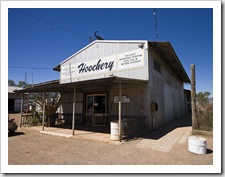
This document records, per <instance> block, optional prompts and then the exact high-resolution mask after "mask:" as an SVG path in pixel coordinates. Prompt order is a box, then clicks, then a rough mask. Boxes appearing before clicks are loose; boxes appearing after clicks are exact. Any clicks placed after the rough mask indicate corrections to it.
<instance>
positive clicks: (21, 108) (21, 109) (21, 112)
mask: <svg viewBox="0 0 225 177" xmlns="http://www.w3.org/2000/svg"><path fill="white" fill-rule="evenodd" d="M22 114H23V94H22V98H21V105H20V127H21V125H22V123H23V122H22V121H23V119H22Z"/></svg>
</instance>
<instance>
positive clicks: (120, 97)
mask: <svg viewBox="0 0 225 177" xmlns="http://www.w3.org/2000/svg"><path fill="white" fill-rule="evenodd" d="M121 101H122V93H121V82H119V141H121V122H122V121H121Z"/></svg>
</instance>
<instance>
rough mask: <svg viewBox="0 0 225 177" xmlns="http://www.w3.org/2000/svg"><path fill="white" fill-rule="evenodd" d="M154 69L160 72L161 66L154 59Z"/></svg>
mask: <svg viewBox="0 0 225 177" xmlns="http://www.w3.org/2000/svg"><path fill="white" fill-rule="evenodd" d="M154 69H155V70H156V71H158V72H159V73H161V67H160V64H159V62H157V61H156V60H154Z"/></svg>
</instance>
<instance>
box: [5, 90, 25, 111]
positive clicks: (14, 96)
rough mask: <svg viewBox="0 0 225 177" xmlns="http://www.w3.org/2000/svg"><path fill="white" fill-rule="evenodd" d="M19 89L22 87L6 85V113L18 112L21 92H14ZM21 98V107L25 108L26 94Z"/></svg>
mask: <svg viewBox="0 0 225 177" xmlns="http://www.w3.org/2000/svg"><path fill="white" fill-rule="evenodd" d="M21 89H23V88H21V87H16V86H8V113H17V112H20V110H21V99H22V94H21V93H16V91H17V90H21ZM23 99H24V104H23V109H25V108H26V107H25V106H26V104H27V101H28V95H27V94H24V96H23Z"/></svg>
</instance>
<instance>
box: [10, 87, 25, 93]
mask: <svg viewBox="0 0 225 177" xmlns="http://www.w3.org/2000/svg"><path fill="white" fill-rule="evenodd" d="M21 89H23V88H22V87H16V86H8V93H15V92H14V91H15V90H21Z"/></svg>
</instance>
